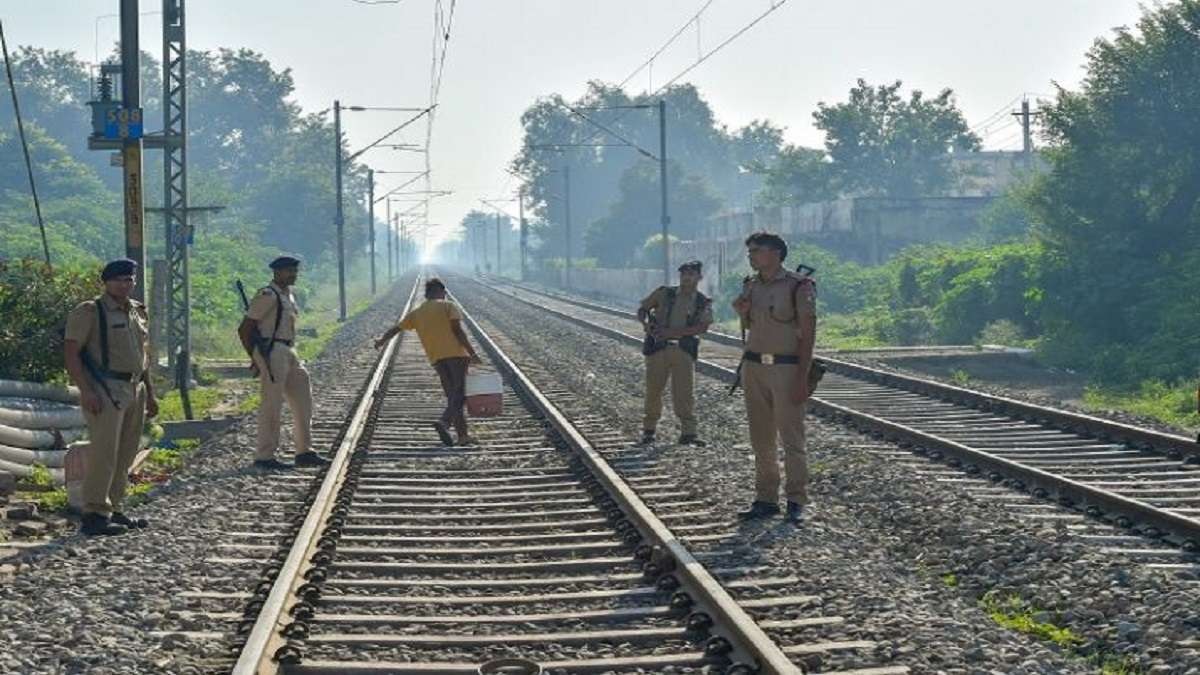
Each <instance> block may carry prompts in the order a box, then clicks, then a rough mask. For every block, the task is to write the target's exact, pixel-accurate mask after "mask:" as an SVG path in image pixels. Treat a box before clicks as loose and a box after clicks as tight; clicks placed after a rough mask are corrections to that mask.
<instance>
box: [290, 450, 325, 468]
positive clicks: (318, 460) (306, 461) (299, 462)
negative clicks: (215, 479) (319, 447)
mask: <svg viewBox="0 0 1200 675" xmlns="http://www.w3.org/2000/svg"><path fill="white" fill-rule="evenodd" d="M329 464H330V462H329V460H327V459H325V458H324V457H322V456H320V455H318V454H317V453H315V452H313V451H311V450H310V451H308V452H302V453H300V454H298V455H296V466H305V467H308V466H315V467H322V466H329Z"/></svg>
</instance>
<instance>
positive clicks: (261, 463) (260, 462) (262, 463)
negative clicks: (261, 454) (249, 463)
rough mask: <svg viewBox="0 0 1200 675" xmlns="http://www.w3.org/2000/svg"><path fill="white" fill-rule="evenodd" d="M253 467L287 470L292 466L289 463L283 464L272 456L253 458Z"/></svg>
mask: <svg viewBox="0 0 1200 675" xmlns="http://www.w3.org/2000/svg"><path fill="white" fill-rule="evenodd" d="M254 468H256V469H266V470H268V471H287V470H288V469H291V468H294V467H293V466H292V465H291V464H284V463H283V462H281V461H279V460H277V459H275V458H274V457H272V458H271V459H256V460H254Z"/></svg>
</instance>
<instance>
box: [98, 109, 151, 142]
mask: <svg viewBox="0 0 1200 675" xmlns="http://www.w3.org/2000/svg"><path fill="white" fill-rule="evenodd" d="M141 137H142V109H141V108H110V109H109V110H107V111H106V112H105V115H104V138H106V139H109V140H113V141H125V140H136V139H139V138H141Z"/></svg>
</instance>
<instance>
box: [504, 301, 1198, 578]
mask: <svg viewBox="0 0 1200 675" xmlns="http://www.w3.org/2000/svg"><path fill="white" fill-rule="evenodd" d="M487 287H488V288H489V289H491V290H492V291H493V292H497V293H503V294H504V295H506V296H508V297H510V298H512V299H514V300H517V301H519V302H522V303H524V304H526V305H528V306H530V307H536V308H537V309H539V310H540V311H543V312H546V313H548V314H551V315H553V316H556V317H558V318H560V319H563V320H566V321H569V322H572V323H574V324H576V325H579V326H583V327H584V328H587V329H588V330H591V331H594V332H597V333H600V334H603V335H607V336H608V337H610V338H613V339H616V340H619V341H622V342H624V343H626V344H629V345H630V346H634V345H637V344H640V342H641V335H640V326H639V324H638V323H637V322H636V321H635V320H634V318H633V316H632V312H631V311H626V310H621V309H618V308H613V307H611V306H608V305H604V304H601V303H596V302H593V301H589V300H583V299H580V298H576V297H572V296H566V295H563V294H560V293H555V292H548V291H545V290H542V289H535V288H531V287H529V286H526V285H522V284H515V283H512V282H508V281H503V280H497V279H489V280H488V284H487ZM705 337H706V340H705V344H704V346H703V348H702V353H701V356H702V359H701V361H700V362H699V364H698V367H699V369H700V370H701V371H702V372H705V373H707V374H709V375H712V376H714V377H717V378H719V379H722V380H724V381H726V382H729V381H732V379H733V376H734V369H735V368H736V366H737V362H738V360H739V359H740V353H741V349H742V345H741V342H740V340H739V339H737V338H735V337H732V336H729V335H724V334H720V333H715V332H714V333H710V334H708V335H706V336H705ZM820 357H821V358H822V359H823V360H824V362H825V364H826V366H827V367H828V369H829V374H828V375H827V376H826V378H825V379H824V381H823V382H822V383H821V385H820V388H819V390H818V392H817V396H815V397H814V399H813V401H812V403H811V406H810V409H811V410H812V411H813V412H814V413H815V414H817V415H822V416H827V417H830V418H832V419H834V420H836V421H839V422H841V423H844V424H849V425H851V426H855V427H858V428H860V429H862V430H864V431H868V432H870V433H872V434H875V435H877V436H879V437H881V438H883V439H886V440H891V441H896V442H898V443H900V444H901V445H902V447H904V448H907V449H908V450H909V451H911V452H912V453H916V454H918V455H923V456H925V457H928V458H930V459H935V460H941V461H944V462H946V463H948V464H949V465H950V466H951V467H953V468H961V469H962V470H963V471H965V472H966V474H967V477H966V478H963V479H958V480H960V481H963V482H967V483H971V484H974V486H975V488H976V489H979V490H981V491H984V490H987V491H994V490H999V489H1007V490H1008V491H1010V492H1011V491H1012V490H1017V491H1020V492H1022V493H1025V494H1027V495H1029V496H1030V497H1032V499H1030V500H1029V502H1030V503H1029V504H1028V505H1029V506H1030V507H1033V508H1032V509H1031V512H1035V511H1036V510H1037V508H1038V507H1039V506H1040V505H1042V504H1057V505H1061V506H1065V507H1069V508H1072V509H1074V510H1075V511H1077V512H1079V513H1080V514H1081V516H1082V515H1084V514H1086V516H1090V517H1091V519H1090V520H1091V522H1097V523H1099V522H1101V521H1102V522H1103V523H1106V524H1111V525H1114V526H1116V527H1118V528H1122V529H1124V530H1127V531H1128V532H1129V534H1127V535H1116V536H1114V535H1113V534H1112V533H1111V532H1102V533H1099V534H1096V535H1094V536H1095V537H1096V538H1097V539H1100V540H1109V541H1111V542H1112V543H1114V544H1121V545H1122V546H1123V547H1124V548H1123V549H1121V550H1123V551H1124V552H1125V553H1127V554H1130V555H1133V556H1135V557H1137V556H1140V557H1143V558H1146V559H1147V561H1149V564H1151V565H1153V566H1158V567H1162V568H1164V569H1167V570H1181V571H1189V572H1192V573H1194V572H1196V571H1198V570H1200V566H1197V564H1196V563H1197V562H1198V561H1200V559H1198V558H1197V557H1196V556H1195V553H1196V552H1197V551H1200V466H1198V465H1200V448H1198V447H1197V444H1196V443H1194V442H1193V441H1192V440H1191V439H1188V438H1184V437H1182V436H1177V435H1173V434H1167V433H1162V432H1159V431H1155V430H1151V429H1143V428H1139V427H1135V426H1131V425H1127V424H1122V423H1118V422H1113V421H1109V420H1105V419H1101V418H1096V417H1092V416H1088V415H1083V414H1079V413H1075V412H1071V411H1065V410H1058V409H1053V408H1048V407H1044V406H1039V405H1035V404H1030V403H1026V402H1023V401H1018V400H1014V399H1008V398H1003V397H998V396H993V395H989V394H985V393H982V392H977V391H972V390H968V389H964V388H960V387H954V386H950V385H945V384H942V383H938V382H934V381H930V380H924V379H920V378H915V377H911V376H906V375H901V374H897V373H892V372H888V371H884V370H880V369H876V368H871V367H868V366H864V365H860V364H856V363H851V362H848V361H844V360H839V359H836V358H830V357H829V356H828V355H821V356H820ZM942 475H943V476H946V475H947V474H942ZM960 475H961V474H960ZM946 479H947V480H953V479H950V478H946ZM989 480H990V481H991V482H993V483H997V484H1002V486H1003V487H1001V486H1000V485H998V486H996V487H995V488H989V487H987V481H989ZM1044 517H1048V518H1052V517H1056V516H1044ZM1080 527H1084V526H1082V525H1081V526H1080ZM1146 538H1149V539H1161V540H1162V541H1163V542H1165V543H1169V544H1170V545H1171V547H1166V546H1162V545H1154V546H1150V547H1146V546H1144V545H1140V544H1139V543H1138V542H1139V541H1141V542H1145V541H1146Z"/></svg>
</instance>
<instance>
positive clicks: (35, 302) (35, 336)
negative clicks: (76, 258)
mask: <svg viewBox="0 0 1200 675" xmlns="http://www.w3.org/2000/svg"><path fill="white" fill-rule="evenodd" d="M98 279H99V272H98V270H95V269H91V270H88V269H84V268H56V269H54V270H53V271H51V270H49V269H47V268H46V266H45V265H44V264H42V263H39V262H35V261H12V262H3V261H0V316H3V317H4V321H3V322H0V378H7V379H17V380H32V381H35V382H46V381H49V380H51V379H54V378H56V377H61V375H62V373H63V357H62V344H63V341H62V333H61V331H62V329H63V327H64V326H65V325H66V319H67V313H68V312H70V310H71V309H73V308H74V307H75V306H76V305H78V304H79V303H80V302H83V301H84V300H87V299H90V298H93V297H95V296H96V295H98V294H99V292H100V282H99V280H98Z"/></svg>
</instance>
